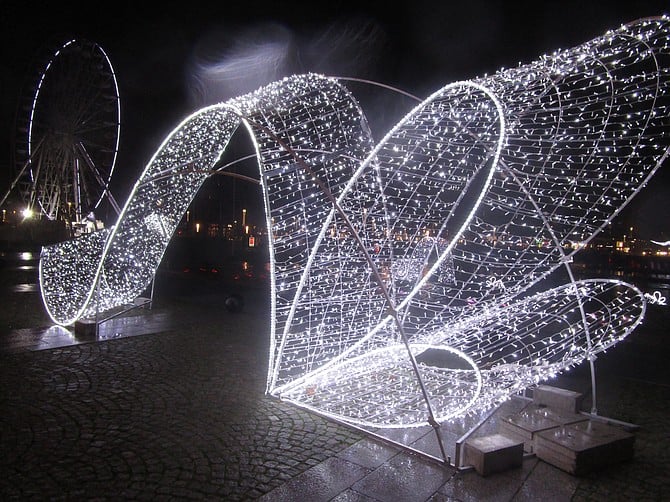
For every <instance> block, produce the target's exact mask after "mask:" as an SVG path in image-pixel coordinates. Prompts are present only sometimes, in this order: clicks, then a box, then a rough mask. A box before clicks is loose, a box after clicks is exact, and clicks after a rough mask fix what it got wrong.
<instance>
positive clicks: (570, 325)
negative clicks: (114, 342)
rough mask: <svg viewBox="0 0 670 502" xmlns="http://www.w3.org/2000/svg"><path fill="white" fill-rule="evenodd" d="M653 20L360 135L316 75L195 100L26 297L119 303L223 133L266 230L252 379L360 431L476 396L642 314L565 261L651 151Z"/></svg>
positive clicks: (484, 81) (658, 135)
mask: <svg viewBox="0 0 670 502" xmlns="http://www.w3.org/2000/svg"><path fill="white" fill-rule="evenodd" d="M669 32H670V23H669V19H668V18H666V17H660V18H653V19H643V20H639V21H636V22H633V23H630V24H628V25H625V26H622V27H620V28H619V29H617V30H613V31H610V32H608V33H606V34H604V35H602V36H600V37H598V38H596V39H594V40H592V41H589V42H587V43H584V44H583V45H580V46H578V47H574V48H571V49H568V50H559V51H556V52H555V53H553V54H550V55H545V56H542V57H541V58H539V59H537V60H536V61H533V62H531V63H529V64H523V65H519V66H518V67H515V68H510V69H503V70H500V71H498V72H497V73H495V74H493V75H490V76H484V77H481V78H476V79H472V80H469V81H464V82H456V83H452V84H449V85H446V86H445V87H443V88H441V89H439V90H437V91H436V92H435V93H433V94H432V95H431V96H429V97H428V98H427V99H425V100H424V101H423V102H421V103H420V104H418V105H417V106H416V107H415V108H414V109H412V110H410V111H409V112H408V113H407V115H406V116H405V117H404V118H403V119H402V120H401V121H400V122H399V123H398V124H397V125H396V126H395V127H393V128H392V129H391V130H390V131H389V132H388V133H387V134H386V135H385V136H384V137H383V139H382V140H381V141H379V142H377V143H375V141H374V140H373V136H372V134H371V131H370V129H369V126H368V123H367V121H366V118H365V115H364V113H363V110H362V108H361V106H360V105H359V104H358V102H357V101H356V99H355V97H354V96H353V95H352V94H351V93H350V92H349V91H348V90H347V88H346V87H345V84H344V81H343V80H338V79H336V78H330V77H325V76H321V75H314V74H308V75H297V76H293V77H290V78H286V79H284V80H281V81H278V82H275V83H272V84H270V85H268V86H266V87H263V88H261V89H259V90H258V91H256V92H254V93H251V94H248V95H245V96H242V97H239V98H236V99H232V100H230V101H227V102H225V103H221V104H218V105H215V106H210V107H207V108H204V109H202V110H199V111H198V112H196V113H194V114H193V115H191V116H189V117H188V118H186V119H185V120H184V121H183V122H182V123H181V124H179V125H178V126H177V127H176V128H175V129H174V131H173V132H172V133H171V134H170V135H169V136H168V137H167V139H166V140H165V141H164V142H163V144H162V145H161V146H160V148H159V149H158V150H157V152H156V154H155V155H154V156H153V158H152V159H151V161H150V162H149V164H148V165H147V167H146V169H145V171H144V172H143V173H142V175H141V177H140V178H139V180H138V181H137V183H136V184H135V187H134V189H133V191H132V193H131V195H130V197H129V199H128V201H127V202H126V204H125V206H124V208H123V210H122V213H121V215H120V217H119V219H118V221H117V223H116V225H115V226H114V227H112V228H111V229H109V230H105V231H101V232H97V233H94V234H90V235H86V236H83V237H81V238H78V239H75V240H72V241H67V242H63V243H59V244H56V245H52V246H47V247H45V248H44V249H43V251H42V255H41V260H40V284H41V291H42V296H43V299H44V304H45V306H46V309H47V311H48V312H49V314H50V315H51V317H52V319H53V320H54V321H55V322H57V323H59V324H66V325H67V324H71V323H73V322H75V321H76V320H77V319H80V318H82V317H86V316H91V315H93V314H94V313H95V312H96V311H105V310H107V309H111V308H114V307H117V306H120V305H123V304H124V303H127V302H130V301H132V300H133V299H135V298H136V297H137V296H138V295H140V294H141V293H142V291H144V290H145V288H146V287H147V286H148V285H149V284H150V282H151V280H152V278H153V275H154V273H155V271H156V269H157V267H158V265H159V264H160V261H161V258H162V256H163V253H164V251H165V249H166V247H167V245H168V243H169V241H170V238H171V236H172V234H173V233H174V231H175V229H176V227H177V225H178V223H179V221H180V220H181V218H182V216H183V215H184V213H185V211H186V209H187V208H188V206H189V204H190V202H191V201H192V200H193V198H194V197H195V195H196V193H197V191H198V189H199V188H200V186H201V185H202V183H203V182H204V180H205V179H206V177H207V175H208V173H209V172H210V169H211V167H212V166H213V165H214V164H215V163H216V162H217V161H218V160H219V159H220V158H221V157H222V155H223V154H224V153H225V150H226V146H227V145H228V143H229V140H230V138H231V136H232V135H233V133H234V132H235V131H236V129H237V128H239V127H240V126H243V127H244V128H245V129H246V130H247V131H248V133H249V135H250V137H251V138H252V140H253V142H254V144H255V147H256V152H257V159H258V165H259V172H260V180H261V184H262V193H263V197H264V201H265V209H266V219H267V226H268V229H269V231H270V243H269V251H270V262H271V271H272V273H271V277H272V279H271V300H272V303H271V308H272V312H271V325H270V327H269V332H270V333H269V335H270V339H271V348H270V354H269V364H268V378H267V392H268V393H269V394H272V395H274V396H279V397H281V398H282V399H285V400H288V401H291V402H293V403H295V404H297V405H299V406H302V407H305V408H308V409H312V410H316V411H318V412H320V413H323V414H326V415H329V416H333V417H337V418H338V419H341V420H345V421H348V422H351V423H355V424H359V425H363V426H373V427H407V426H416V425H424V424H426V423H427V422H429V423H440V422H442V421H445V420H448V419H450V418H453V417H459V416H464V415H465V414H467V413H470V412H479V411H482V410H486V409H489V408H491V407H492V406H495V405H497V404H499V403H501V402H503V401H504V400H506V399H508V398H509V397H510V396H512V395H513V394H515V393H517V392H519V391H521V390H523V389H524V388H527V387H529V386H532V385H534V384H537V383H539V382H541V381H545V380H547V379H549V378H551V377H553V376H555V375H557V374H558V373H559V372H562V371H565V370H567V369H569V368H571V367H573V366H575V365H577V364H580V363H582V362H584V361H586V360H592V359H593V358H595V356H596V355H597V354H598V353H600V352H602V351H604V350H606V349H607V348H609V347H611V346H613V345H614V344H616V343H617V342H618V341H620V340H622V339H623V338H624V337H625V336H627V335H628V334H629V333H630V332H631V331H632V330H633V329H634V328H635V327H636V326H637V325H638V324H639V323H640V322H641V320H642V318H643V316H644V313H645V299H644V296H643V295H642V293H641V292H640V291H639V290H638V289H637V288H636V287H634V286H632V285H630V284H626V283H624V282H621V281H616V280H605V279H594V280H581V281H577V280H575V279H574V276H573V274H572V272H571V270H570V263H571V261H572V257H573V255H574V254H575V253H577V252H578V251H579V249H580V248H581V247H583V246H584V245H585V244H587V243H588V242H589V241H590V240H591V239H592V238H593V237H594V236H595V235H596V234H598V233H599V232H600V231H601V230H602V229H603V228H605V227H606V226H607V225H608V224H609V223H610V222H611V221H612V219H613V218H614V217H615V216H616V215H617V214H618V213H619V212H620V211H621V209H622V208H623V207H624V206H625V205H626V204H627V203H628V202H629V201H630V200H631V198H632V197H634V196H635V195H636V194H637V193H638V192H639V191H640V190H641V189H642V188H643V187H644V186H645V184H647V183H648V182H649V180H650V178H651V177H652V175H653V174H654V172H655V171H656V170H657V169H658V168H659V167H660V166H661V165H662V163H663V162H664V160H665V159H666V157H667V155H668V151H669V150H668V149H669V136H670V135H669V132H670V113H669V108H668V106H669V104H670V103H669V99H668V98H669V91H670V84H669V78H668V77H669V72H670V64H668V63H669V56H670V54H669V53H670V48H669V44H670V42H669V40H670V37H669ZM565 272H567V279H565V280H564V281H563V282H562V283H559V284H557V283H556V282H557V277H558V276H560V274H563V275H565Z"/></svg>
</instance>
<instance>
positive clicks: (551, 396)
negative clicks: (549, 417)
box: [533, 385, 584, 413]
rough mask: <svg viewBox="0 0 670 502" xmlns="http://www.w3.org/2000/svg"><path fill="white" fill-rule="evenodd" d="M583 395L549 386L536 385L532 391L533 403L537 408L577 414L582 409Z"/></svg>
mask: <svg viewBox="0 0 670 502" xmlns="http://www.w3.org/2000/svg"><path fill="white" fill-rule="evenodd" d="M583 400H584V395H583V394H581V393H579V392H574V391H571V390H567V389H560V388H558V387H551V386H549V385H538V386H537V387H535V389H533V403H534V404H536V405H537V406H546V407H548V408H551V409H553V410H556V411H564V412H567V413H579V411H580V410H581V409H582V401H583Z"/></svg>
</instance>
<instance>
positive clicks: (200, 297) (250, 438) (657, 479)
mask: <svg viewBox="0 0 670 502" xmlns="http://www.w3.org/2000/svg"><path fill="white" fill-rule="evenodd" d="M28 267H30V265H28ZM34 275H35V270H34V269H30V268H26V269H20V268H16V267H12V268H11V273H10V271H9V268H8V267H5V270H4V271H3V270H1V269H0V286H1V287H0V289H1V291H0V301H1V302H2V303H3V304H4V305H5V308H3V309H2V310H1V311H0V469H1V470H2V472H3V476H0V499H2V500H44V499H52V500H82V499H84V500H91V499H93V500H119V499H132V500H148V499H151V500H185V499H198V500H202V499H208V500H254V499H259V498H260V499H262V500H264V501H269V502H274V501H282V500H286V501H310V502H311V501H316V500H335V501H339V502H343V501H373V502H374V501H403V500H408V501H428V500H430V501H433V502H438V501H447V500H460V501H479V500H496V501H498V500H501V501H525V500H557V501H563V500H579V501H584V500H589V501H602V500H608V501H609V500H622V501H623V500H626V501H628V500H654V501H655V500H659V501H660V500H668V499H669V496H670V458H669V454H668V451H670V437H669V435H668V432H667V431H668V430H670V429H669V427H670V410H669V407H670V367H669V365H668V364H667V361H668V356H669V355H670V347H669V344H668V336H667V333H668V331H667V325H668V320H669V318H670V315H669V314H668V311H667V310H661V309H660V308H656V309H655V310H650V313H649V314H650V315H649V316H648V319H647V320H646V321H645V325H644V326H643V327H641V328H640V329H638V330H637V331H636V332H635V333H634V334H633V335H631V337H629V339H627V340H626V341H624V342H623V343H622V344H620V346H617V347H615V348H614V349H613V350H611V351H609V352H608V353H607V354H605V355H604V356H602V357H601V358H600V359H599V360H598V361H597V365H598V368H599V372H598V403H597V404H598V411H599V412H600V414H601V415H603V416H608V417H612V418H615V419H617V420H622V421H625V422H630V423H633V424H636V425H639V426H640V429H639V431H638V432H637V433H636V440H635V441H636V442H635V456H634V459H633V460H632V461H629V462H624V463H621V464H617V465H614V466H611V467H609V468H606V469H602V470H599V471H597V472H595V473H593V474H589V475H585V476H580V477H575V476H572V475H570V474H568V473H565V472H563V471H560V470H559V469H557V468H555V467H553V466H551V465H549V464H546V463H544V462H542V461H540V460H538V459H537V458H534V457H529V458H526V459H525V460H524V463H523V466H522V468H520V469H515V470H511V471H507V472H504V473H500V474H495V475H492V476H488V477H481V476H479V475H478V474H477V473H475V472H474V471H457V470H456V469H452V468H450V467H445V466H442V465H438V464H436V463H435V462H431V461H429V460H426V459H425V458H424V457H421V456H417V455H413V454H410V453H408V452H407V451H405V450H402V449H399V448H397V447H394V446H390V445H388V444H386V443H384V442H382V441H378V440H375V439H373V438H370V437H369V436H366V435H365V434H363V433H361V432H359V431H356V430H353V429H351V428H349V427H346V426H343V425H341V424H337V423H334V422H331V421H329V420H326V419H324V418H321V417H319V416H317V415H314V414H312V413H308V412H306V411H304V410H300V409H298V408H296V407H294V406H292V405H289V404H286V403H282V402H280V401H277V400H275V399H274V398H270V397H268V396H265V394H264V389H265V377H266V372H267V354H268V347H269V342H268V339H267V338H268V336H267V332H268V323H269V319H268V313H267V292H266V290H265V289H264V287H263V286H262V285H261V286H258V287H251V288H248V287H247V288H246V289H244V290H241V292H243V297H244V298H245V306H244V308H243V309H242V311H241V312H239V313H230V312H227V311H226V310H225V309H222V308H221V303H222V295H221V291H219V292H218V293H213V292H212V291H213V290H212V288H211V283H209V284H208V283H207V281H206V280H205V281H204V282H203V281H193V280H191V281H183V280H179V278H175V277H170V278H167V277H162V278H161V277H159V280H158V281H157V282H159V284H158V286H160V287H157V290H159V291H160V292H159V293H157V295H156V301H155V303H154V307H153V309H152V310H143V309H140V310H136V311H133V312H131V313H129V314H128V316H127V317H125V318H124V319H120V320H119V322H120V324H117V325H115V324H113V323H110V326H109V327H108V329H107V331H106V332H104V333H103V332H101V334H100V335H99V337H98V340H92V341H87V340H81V339H77V338H76V337H72V335H70V334H63V333H62V331H57V330H56V331H50V330H48V329H47V328H48V326H49V323H48V320H46V316H45V314H44V311H43V308H42V306H41V304H40V300H39V294H38V292H37V290H36V288H34V287H31V286H30V284H31V281H32V284H34ZM163 279H165V280H166V282H165V283H164V284H161V283H160V281H162V280H163ZM167 279H169V281H168V280H167ZM16 286H20V287H18V288H17V287H16ZM217 287H218V286H217ZM228 292H237V291H232V290H228V291H226V293H228ZM115 326H117V327H115ZM117 329H118V332H116V331H115V330H117ZM103 334H104V340H103V339H102V338H101V336H102V335H103ZM130 335H141V336H130ZM555 384H556V385H558V386H561V387H565V388H571V389H573V390H579V391H585V392H586V393H588V389H589V374H588V372H587V371H585V370H584V369H583V368H581V369H577V371H574V372H572V373H570V374H569V375H567V376H565V377H561V378H560V379H558V380H557V382H555ZM589 400H590V395H587V400H586V402H585V405H586V407H587V408H588V407H589V406H590V402H589Z"/></svg>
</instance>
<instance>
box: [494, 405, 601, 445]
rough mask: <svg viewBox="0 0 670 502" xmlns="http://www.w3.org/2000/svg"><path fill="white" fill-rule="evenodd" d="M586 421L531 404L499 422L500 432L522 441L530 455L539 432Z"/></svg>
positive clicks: (573, 414)
mask: <svg viewBox="0 0 670 502" xmlns="http://www.w3.org/2000/svg"><path fill="white" fill-rule="evenodd" d="M586 420H588V418H586V417H585V416H583V415H579V414H577V413H566V412H558V411H555V410H552V409H550V408H546V407H544V406H537V405H535V404H531V405H529V406H528V407H526V408H525V409H524V410H522V411H520V412H519V413H515V414H514V415H509V416H507V417H503V418H502V420H501V421H500V432H501V433H502V434H505V435H506V436H509V437H510V438H513V439H518V440H521V441H523V444H524V450H525V451H526V452H529V453H532V452H534V451H535V437H536V435H537V434H538V433H539V432H542V431H546V430H550V429H555V428H557V427H561V426H563V425H568V424H573V423H577V422H584V421H586Z"/></svg>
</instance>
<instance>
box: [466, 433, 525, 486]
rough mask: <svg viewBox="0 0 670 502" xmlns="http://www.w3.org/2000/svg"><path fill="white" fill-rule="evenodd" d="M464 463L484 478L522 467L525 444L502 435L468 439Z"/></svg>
mask: <svg viewBox="0 0 670 502" xmlns="http://www.w3.org/2000/svg"><path fill="white" fill-rule="evenodd" d="M463 454H464V462H465V464H466V465H472V466H473V467H474V468H475V470H476V471H477V472H478V473H479V474H480V475H482V476H488V475H489V474H493V473H495V472H502V471H506V470H508V469H514V468H516V467H521V463H522V462H523V442H522V441H516V440H514V439H512V438H509V437H507V436H504V435H502V434H492V435H490V436H483V437H478V438H472V439H468V440H467V441H466V442H465V444H464V450H463Z"/></svg>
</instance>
